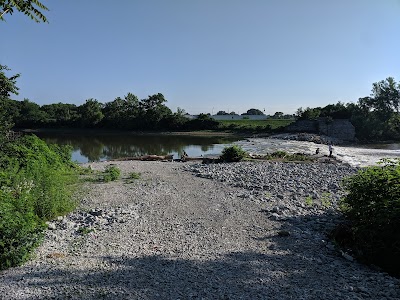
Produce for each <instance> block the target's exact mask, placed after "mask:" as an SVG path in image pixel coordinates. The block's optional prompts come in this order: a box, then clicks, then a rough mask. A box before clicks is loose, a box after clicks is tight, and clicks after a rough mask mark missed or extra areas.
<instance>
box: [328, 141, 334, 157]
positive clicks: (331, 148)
mask: <svg viewBox="0 0 400 300" xmlns="http://www.w3.org/2000/svg"><path fill="white" fill-rule="evenodd" d="M328 149H329V157H332V152H333V145H332V143H329V145H328Z"/></svg>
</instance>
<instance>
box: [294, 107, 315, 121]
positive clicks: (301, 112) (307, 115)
mask: <svg viewBox="0 0 400 300" xmlns="http://www.w3.org/2000/svg"><path fill="white" fill-rule="evenodd" d="M320 114H321V107H316V108H310V107H307V108H306V109H303V108H302V107H300V108H298V109H297V111H296V116H297V117H298V118H299V119H300V120H315V119H317V118H318V117H319V116H320Z"/></svg>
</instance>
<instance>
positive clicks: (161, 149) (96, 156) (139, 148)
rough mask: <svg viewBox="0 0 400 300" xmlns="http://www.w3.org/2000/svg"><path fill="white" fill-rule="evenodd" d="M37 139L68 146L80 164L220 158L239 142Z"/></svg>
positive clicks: (144, 137)
mask: <svg viewBox="0 0 400 300" xmlns="http://www.w3.org/2000/svg"><path fill="white" fill-rule="evenodd" d="M37 135H38V136H39V137H40V138H42V139H43V140H45V141H46V142H48V143H55V144H59V145H70V146H72V148H73V149H74V151H73V155H72V159H73V160H75V161H77V162H80V163H83V162H92V161H101V160H107V159H112V158H121V157H133V156H141V155H148V154H156V155H166V154H174V157H175V158H178V157H179V156H180V155H181V154H182V153H183V151H186V152H187V153H188V154H189V155H190V156H200V155H207V154H220V153H221V150H222V149H223V147H224V146H225V145H226V144H230V143H232V142H235V141H237V140H239V139H240V138H239V137H204V136H174V135H130V134H104V135H100V134H96V135H82V134H55V133H39V134H37Z"/></svg>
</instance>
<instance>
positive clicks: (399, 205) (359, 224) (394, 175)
mask: <svg viewBox="0 0 400 300" xmlns="http://www.w3.org/2000/svg"><path fill="white" fill-rule="evenodd" d="M344 187H345V189H346V190H347V191H348V194H347V195H346V197H345V198H344V199H343V200H342V210H343V212H344V214H345V215H346V216H347V218H348V219H349V220H350V222H351V234H352V239H353V241H352V242H353V245H352V247H353V248H354V250H355V252H356V254H358V255H359V257H361V258H362V259H364V260H366V261H367V262H369V263H373V264H375V265H378V266H380V267H382V268H384V269H385V270H386V271H387V272H389V273H392V274H395V275H400V259H399V257H400V230H399V228H400V160H396V161H388V160H385V161H384V162H383V166H375V167H369V168H365V169H362V170H360V171H359V172H358V173H357V174H356V175H354V176H352V177H350V178H347V179H346V180H345V181H344ZM339 243H340V241H339Z"/></svg>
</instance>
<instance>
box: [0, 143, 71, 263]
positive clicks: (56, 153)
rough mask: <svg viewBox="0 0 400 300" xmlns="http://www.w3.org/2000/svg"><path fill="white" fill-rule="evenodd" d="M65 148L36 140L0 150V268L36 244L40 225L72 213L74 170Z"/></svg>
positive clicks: (6, 145)
mask: <svg viewBox="0 0 400 300" xmlns="http://www.w3.org/2000/svg"><path fill="white" fill-rule="evenodd" d="M70 151H71V149H70V148H68V147H59V146H48V145H47V144H46V143H45V142H43V141H42V140H40V139H39V138H37V137H35V136H24V137H22V138H19V139H17V140H16V141H12V142H6V143H3V145H2V147H1V149H0V170H1V171H0V249H1V251H0V269H4V268H8V267H10V266H15V265H18V264H20V263H22V262H24V261H25V260H26V259H28V258H29V253H30V252H31V251H32V249H33V248H34V247H35V246H37V245H38V243H39V241H40V237H41V236H42V231H43V229H44V228H45V223H44V222H45V221H47V220H50V219H53V218H55V217H56V216H59V215H63V214H65V213H67V212H69V211H71V210H73V209H74V207H75V205H76V203H75V201H74V200H73V198H72V195H73V192H74V187H75V184H76V182H77V172H76V170H75V167H74V164H73V163H72V162H71V161H70Z"/></svg>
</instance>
